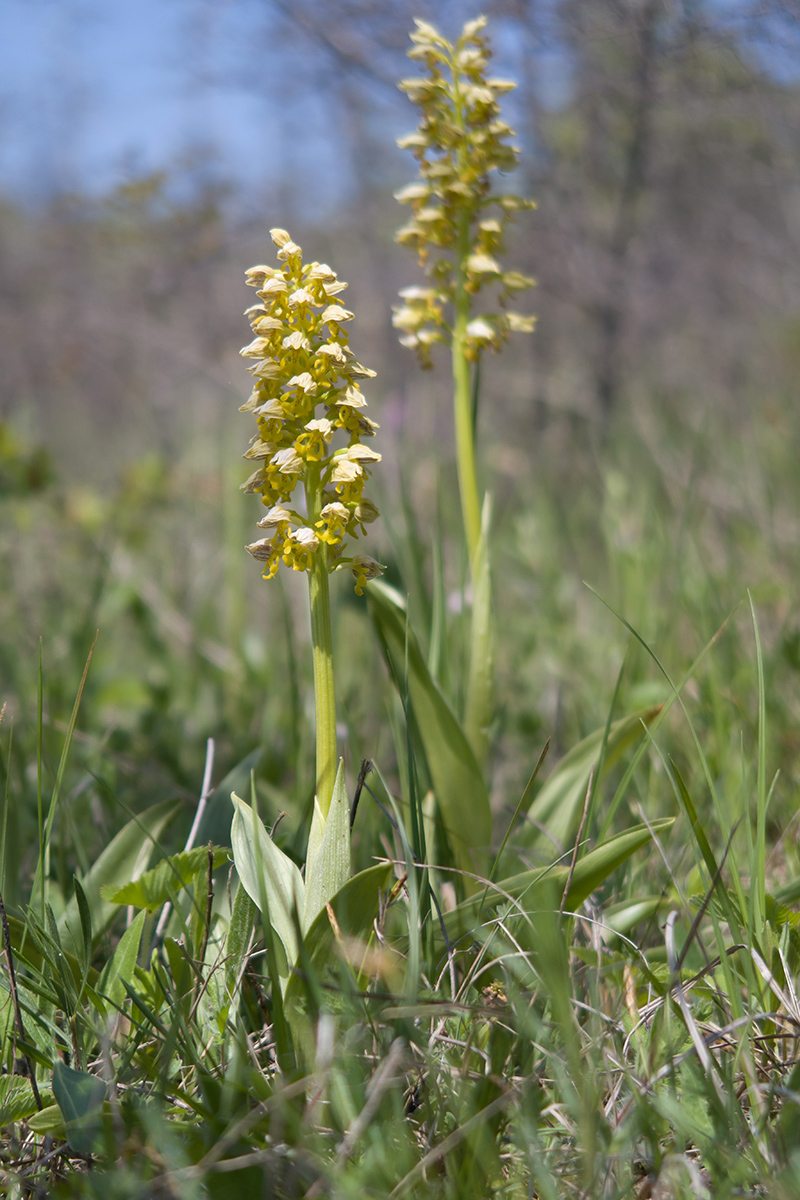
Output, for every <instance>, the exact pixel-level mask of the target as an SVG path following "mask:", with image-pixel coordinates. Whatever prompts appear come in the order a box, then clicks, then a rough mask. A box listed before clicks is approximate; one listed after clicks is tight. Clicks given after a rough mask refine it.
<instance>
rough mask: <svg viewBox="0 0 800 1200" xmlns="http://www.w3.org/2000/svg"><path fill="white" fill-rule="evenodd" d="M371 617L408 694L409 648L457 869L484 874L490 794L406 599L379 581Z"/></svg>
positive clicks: (416, 709)
mask: <svg viewBox="0 0 800 1200" xmlns="http://www.w3.org/2000/svg"><path fill="white" fill-rule="evenodd" d="M368 595H369V604H370V613H371V616H372V619H373V622H374V624H375V628H376V631H377V633H378V636H379V638H380V641H381V644H382V646H383V650H384V655H385V657H386V661H387V664H388V666H389V669H390V671H391V674H392V676H393V678H394V682H395V686H396V687H397V688H398V691H399V692H400V694H401V695H402V689H403V679H404V673H405V672H404V663H405V659H406V647H408V692H409V699H410V702H411V708H412V710H413V713H414V717H415V720H416V722H417V727H418V729H419V733H420V737H421V739H422V744H423V747H424V750H425V757H426V759H427V762H428V769H429V771H430V776H431V780H432V783H433V790H434V792H435V794H436V799H437V801H438V804H439V811H440V813H441V817H442V821H443V823H444V827H445V834H446V836H447V838H448V840H449V842H450V845H451V847H452V850H453V854H454V857H455V860H456V862H457V864H458V865H459V866H460V867H462V868H463V869H464V870H467V871H477V872H478V873H482V872H484V870H485V867H486V866H487V864H488V848H489V845H490V843H491V839H492V814H491V808H490V806H489V793H488V791H487V789H486V784H485V783H484V780H483V775H482V773H481V770H480V768H479V766H478V764H477V762H476V761H475V756H474V754H473V753H472V749H471V747H470V745H469V742H468V741H467V738H466V736H465V734H464V731H463V729H462V728H461V726H460V725H459V723H458V720H457V719H456V717H455V715H454V713H453V711H452V709H451V708H450V706H449V704H448V703H447V701H446V700H445V698H444V696H443V695H442V693H441V692H440V691H439V689H438V687H437V686H436V684H435V683H434V681H433V679H432V678H431V676H430V673H429V672H428V669H427V667H426V665H425V662H424V660H423V658H422V655H421V653H420V650H419V647H418V645H417V641H416V638H415V637H414V635H413V633H411V632H410V631H409V633H408V637H406V621H405V612H404V606H403V603H402V600H401V599H400V598H399V597H398V596H397V593H395V592H394V591H393V590H392V589H391V588H388V587H386V586H385V585H383V584H378V583H376V582H373V583H371V584H370V585H369V588H368Z"/></svg>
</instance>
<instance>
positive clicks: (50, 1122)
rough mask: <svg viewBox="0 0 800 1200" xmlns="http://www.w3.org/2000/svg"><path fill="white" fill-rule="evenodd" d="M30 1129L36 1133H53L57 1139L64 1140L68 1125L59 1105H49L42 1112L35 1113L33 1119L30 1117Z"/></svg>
mask: <svg viewBox="0 0 800 1200" xmlns="http://www.w3.org/2000/svg"><path fill="white" fill-rule="evenodd" d="M35 1107H36V1106H35V1105H34V1108H35ZM28 1127H29V1129H32V1130H33V1132H34V1133H52V1134H53V1135H54V1136H55V1137H57V1138H63V1139H66V1136H67V1127H66V1123H65V1121H64V1117H63V1116H62V1113H61V1109H60V1108H59V1107H58V1105H57V1104H48V1105H47V1106H46V1108H43V1109H42V1111H41V1112H35V1113H34V1114H33V1116H32V1117H28Z"/></svg>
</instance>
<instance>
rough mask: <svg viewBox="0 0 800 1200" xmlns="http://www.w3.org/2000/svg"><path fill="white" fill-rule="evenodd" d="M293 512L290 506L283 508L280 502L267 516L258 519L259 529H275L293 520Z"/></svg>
mask: <svg viewBox="0 0 800 1200" xmlns="http://www.w3.org/2000/svg"><path fill="white" fill-rule="evenodd" d="M291 519H292V514H291V513H290V512H289V510H288V508H283V507H282V506H281V505H280V504H274V505H273V506H272V508H271V509H270V510H269V512H268V513H266V515H265V516H263V517H262V518H261V520H260V521H257V522H256V524H257V525H258V528H259V529H274V528H275V527H276V526H278V525H282V524H283V523H284V522H285V521H291Z"/></svg>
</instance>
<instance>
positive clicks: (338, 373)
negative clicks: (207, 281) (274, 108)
mask: <svg viewBox="0 0 800 1200" xmlns="http://www.w3.org/2000/svg"><path fill="white" fill-rule="evenodd" d="M270 232H271V237H272V240H273V242H274V243H275V245H276V246H277V247H278V261H279V262H280V263H281V264H283V265H282V266H279V267H266V266H259V267H251V268H250V270H249V271H247V272H246V276H247V282H248V284H249V285H250V286H251V287H255V288H258V292H257V293H256V294H257V295H258V298H259V300H260V301H261V303H259V304H254V305H252V307H251V308H248V310H247V312H246V316H247V317H249V319H250V324H251V326H252V328H253V333H254V335H255V336H254V338H253V340H252V342H250V343H249V345H247V346H245V347H244V348H243V350H242V351H241V353H242V354H243V355H244V356H245V358H252V359H255V362H254V363H253V365H252V366H251V367H250V368H249V370H250V373H251V375H252V376H253V381H254V387H253V393H252V395H251V396H250V398H249V400H247V402H246V403H245V404H243V405H242V411H243V412H252V413H253V414H254V415H255V417H256V420H257V421H258V433H257V434H255V435H254V437H253V438H252V439H251V444H250V449H249V450H248V451H247V452H246V454H245V456H244V457H245V458H247V459H250V460H254V461H256V462H258V463H259V464H260V465H259V467H258V469H257V470H256V471H254V472H253V474H252V475H251V476H250V478H249V479H248V480H247V482H246V483H244V484H243V485H242V486H243V489H244V491H245V492H248V493H257V494H260V496H261V501H262V503H263V504H264V505H266V507H267V512H266V514H265V515H264V516H263V517H262V519H261V520H260V521H259V522H258V524H259V526H260V527H261V528H262V529H267V530H269V536H268V537H264V538H261V539H259V540H258V541H256V542H252V543H251V544H250V545H249V546H248V547H247V549H248V551H249V552H250V554H252V555H253V557H254V558H256V559H259V560H260V561H261V562H263V564H264V577H265V578H266V579H270V578H272V576H274V575H275V574H276V572H277V571H278V570H279V568H280V565H281V563H283V564H284V566H287V567H291V568H292V569H293V570H295V571H306V572H308V581H309V597H310V602H311V642H312V648H313V655H314V695H315V702H316V719H317V727H316V741H317V800H318V803H319V805H320V809H321V815H322V819H323V820H324V819H325V818H326V817H327V814H328V809H329V807H330V802H331V796H332V792H333V784H334V779H335V775H336V707H335V699H334V683H333V637H332V632H331V613H330V594H329V587H328V576H329V574H330V572H331V571H337V570H339V569H341V568H342V567H349V568H350V570H351V571H352V572H353V575H354V576H355V580H356V591H357V592H358V594H359V595H361V594H362V591H363V588H364V585H365V584H366V582H367V580H368V579H372V578H374V577H375V576H376V575H378V574H380V572H381V570H382V567H381V566H380V564H379V563H377V562H376V561H375V559H374V558H371V557H370V556H369V555H366V554H351V555H348V554H346V553H345V550H346V548H347V543H346V540H345V539H346V538H347V537H356V536H358V534H359V532H361V533H363V532H366V529H365V527H366V525H367V524H369V523H370V522H371V521H374V520H375V518H376V517H377V516H378V510H377V508H376V507H375V505H374V504H373V503H372V502H371V501H370V500H369V499H367V497H366V496H365V495H364V485H365V483H366V481H367V480H368V478H369V472H370V468H371V467H372V466H374V464H375V463H378V462H380V459H381V456H380V454H377V453H376V452H375V451H374V450H372V449H371V448H370V447H369V446H366V445H364V444H363V442H362V440H361V439H362V438H365V437H366V438H371V437H372V436H373V435H374V433H375V430H376V429H377V428H378V426H377V425H376V424H375V422H374V421H371V420H370V419H369V417H367V416H366V415H365V413H364V409H365V408H366V404H367V402H366V400H365V399H364V396H363V394H362V392H361V388H360V386H359V383H358V381H359V379H368V378H370V377H372V376H374V374H375V372H374V371H370V370H369V368H368V367H365V366H362V364H361V363H360V362H358V360H357V359H356V357H355V356H354V354H353V352H352V350H351V349H350V348H349V346H348V337H347V333H346V332H345V329H344V326H345V325H346V324H347V322H348V321H352V319H353V314H352V313H351V312H348V310H347V309H346V308H343V307H342V305H341V304H340V303H339V302H338V300H337V299H336V297H337V296H338V295H339V293H340V292H342V291H343V290H344V289H345V288H346V287H347V284H346V283H344V282H343V281H341V280H340V279H338V278H337V276H336V272H335V271H332V270H331V268H330V267H328V266H326V265H325V264H324V263H318V262H312V263H305V264H304V263H303V252H302V250H301V248H300V246H298V245H297V244H296V243H295V242H293V241H292V239H291V237H290V236H289V234H288V233H287V232H286V230H285V229H273V230H271V231H270ZM337 438H338V440H339V441H340V442H342V441H343V442H344V444H343V445H341V444H340V445H339V446H338V447H335V446H334V442H335V441H336V440H337ZM301 481H302V484H303V491H304V493H305V505H304V506H302V505H300V506H298V505H296V503H295V501H294V494H295V491H296V489H297V486H298V484H299V483H300V482H301Z"/></svg>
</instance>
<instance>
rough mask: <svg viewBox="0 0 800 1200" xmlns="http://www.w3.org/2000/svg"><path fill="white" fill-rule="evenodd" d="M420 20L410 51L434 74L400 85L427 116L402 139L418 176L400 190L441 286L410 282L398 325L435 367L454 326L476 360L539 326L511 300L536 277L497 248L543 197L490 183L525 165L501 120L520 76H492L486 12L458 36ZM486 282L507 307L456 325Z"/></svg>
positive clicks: (409, 239)
mask: <svg viewBox="0 0 800 1200" xmlns="http://www.w3.org/2000/svg"><path fill="white" fill-rule="evenodd" d="M415 24H416V27H417V28H416V32H415V33H412V34H411V41H412V42H413V43H414V45H413V47H412V48H411V50H409V52H408V57H409V58H411V59H413V60H414V61H417V62H421V63H422V64H423V65H424V67H425V69H426V71H427V74H426V75H425V76H422V77H418V78H415V79H405V80H403V82H402V83H401V84H400V85H399V86H400V88H401V89H402V91H404V92H406V93H407V95H408V96H409V98H410V99H411V100H412V101H413V102H414V103H415V104H417V105H418V106H419V108H420V109H421V110H422V119H421V121H420V124H419V128H418V129H417V130H416V131H415V132H414V133H410V134H407V135H406V136H405V137H402V138H399V139H398V145H399V146H400V147H401V148H403V149H408V150H411V151H412V153H413V154H414V157H415V158H416V159H417V161H418V163H419V178H418V179H417V180H416V181H415V182H414V183H410V184H408V186H407V187H404V188H402V189H401V191H399V192H397V193H395V197H396V199H397V200H399V201H400V203H401V204H408V205H410V206H411V209H412V212H413V216H412V218H411V220H410V221H409V222H408V223H407V224H406V225H404V226H403V227H402V229H400V230H399V231H398V232H397V234H396V240H397V241H398V242H400V243H401V244H402V245H404V246H409V247H410V248H411V249H413V250H416V252H417V255H418V257H419V261H420V264H421V265H422V266H423V267H424V268H425V270H426V273H427V275H428V276H429V278H430V280H431V283H432V285H433V286H432V287H430V288H418V287H411V288H405V289H404V290H403V291H402V292H401V293H400V295H401V297H402V298H403V300H404V304H403V305H402V307H400V308H397V309H395V312H394V325H395V326H396V327H397V328H399V329H401V330H403V331H404V334H405V336H404V337H403V338H402V339H401V340H402V342H403V344H404V345H407V346H410V347H412V348H413V349H414V350H415V351H416V352H417V354H418V355H419V357H420V361H421V363H422V365H423V366H426V367H427V366H430V364H431V359H430V349H431V346H432V345H434V344H435V343H436V342H447V341H449V340H450V339H451V338H454V337H455V336H456V334H458V336H459V337H460V338H461V340H462V341H463V349H464V352H465V355H466V358H467V359H468V360H470V361H475V360H476V359H477V358H478V356H479V355H480V353H481V351H482V350H483V349H485V348H486V347H488V346H491V347H492V348H493V349H495V350H497V349H499V348H500V346H501V345H502V343H503V342H504V341H505V340H506V338H507V337H508V334H509V333H510V332H512V331H518V332H524V333H529V332H530V331H531V330H532V329H533V326H534V321H535V318H533V317H530V316H522V315H521V314H520V313H517V312H513V311H509V310H508V309H507V307H506V305H507V301H508V298H509V297H510V296H512V295H514V294H515V293H517V292H521V291H524V290H525V289H526V288H529V287H531V286H532V285H533V283H534V280H533V279H532V278H530V276H527V275H523V274H522V273H521V272H519V271H504V270H503V268H502V267H501V266H500V263H499V262H498V260H497V255H498V254H500V253H502V251H503V233H504V225H505V224H506V222H508V221H510V220H511V219H512V218H513V215H514V213H516V212H519V211H520V210H523V209H531V208H535V207H536V205H535V204H534V202H533V201H532V200H524V199H522V198H521V197H520V196H516V195H511V194H509V193H505V192H503V193H496V192H493V191H492V187H491V175H492V173H493V172H496V171H511V170H513V169H514V167H515V166H516V165H517V159H518V151H517V150H516V148H515V147H514V146H511V145H509V143H508V141H507V139H508V138H509V137H512V136H513V130H512V129H511V128H510V127H509V126H508V125H506V124H505V122H504V121H501V120H500V105H499V103H498V101H499V98H500V97H501V96H503V95H504V94H505V93H506V92H510V91H512V90H513V88H514V87H515V86H516V85H515V84H513V83H510V82H508V81H507V80H504V79H494V78H487V75H486V69H487V66H488V63H489V59H490V57H491V52H490V50H489V46H488V42H487V39H486V38H485V37H484V36H483V30H484V28H485V26H486V18H485V17H479V18H478V19H477V20H475V21H469V22H468V23H467V24H466V25H465V26H464V28H463V30H462V33H461V37H460V38H459V39H458V41H457V42H456V43H455V45H451V43H450V42H448V41H447V40H446V39H445V38H443V37H441V36H440V35H439V34H438V33H437V31H436V30H435V29H434V28H433V26H432V25H428V24H427V23H426V22H425V21H419V20H418V21H416V22H415ZM487 285H496V286H497V301H498V305H499V311H498V312H496V313H484V314H482V315H481V316H479V317H474V316H473V317H472V318H471V319H470V320H469V321H468V322H466V323H465V326H464V328H463V329H458V322H459V317H460V316H463V315H464V313H465V312H468V310H469V308H470V303H469V302H470V301H471V297H473V296H475V295H476V294H477V293H478V292H479V291H480V290H481V289H482V288H484V287H486V286H487ZM465 301H466V302H467V303H465Z"/></svg>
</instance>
